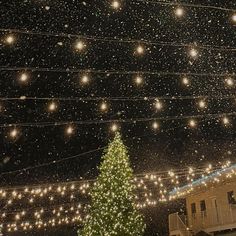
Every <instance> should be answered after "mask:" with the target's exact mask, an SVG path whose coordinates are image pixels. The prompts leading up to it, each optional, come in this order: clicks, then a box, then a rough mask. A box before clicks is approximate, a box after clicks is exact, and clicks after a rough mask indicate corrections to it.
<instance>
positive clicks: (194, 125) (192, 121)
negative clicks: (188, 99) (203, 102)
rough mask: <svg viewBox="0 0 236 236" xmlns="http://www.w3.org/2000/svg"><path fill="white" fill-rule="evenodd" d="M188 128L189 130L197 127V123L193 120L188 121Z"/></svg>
mask: <svg viewBox="0 0 236 236" xmlns="http://www.w3.org/2000/svg"><path fill="white" fill-rule="evenodd" d="M189 126H190V127H191V128H194V127H196V126H197V122H196V121H195V120H193V119H191V120H190V121H189Z"/></svg>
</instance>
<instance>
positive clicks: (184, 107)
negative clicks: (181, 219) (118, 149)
mask: <svg viewBox="0 0 236 236" xmlns="http://www.w3.org/2000/svg"><path fill="white" fill-rule="evenodd" d="M111 2H112V1H109V0H91V1H87V0H85V1H81V0H65V1H62V0H47V1H45V0H19V1H18V0H14V1H3V0H2V1H0V97H1V101H0V108H1V113H0V168H1V170H0V172H2V173H4V172H9V171H10V172H11V171H13V172H12V173H7V174H3V175H1V185H2V186H14V185H29V184H38V183H47V182H48V183H51V182H52V183H54V182H60V181H69V180H78V179H91V178H95V177H96V176H97V174H98V171H97V167H98V165H99V163H100V157H101V155H102V150H100V149H99V148H103V147H105V146H106V145H107V144H108V142H109V140H110V139H112V137H113V136H114V132H112V130H111V126H112V125H113V124H114V123H116V124H117V125H118V127H119V130H120V132H121V134H122V136H123V139H124V142H125V144H126V145H127V147H128V149H129V154H130V159H131V163H132V167H133V169H134V172H135V174H138V173H145V172H151V171H154V172H155V171H160V170H169V169H175V168H177V169H180V168H185V167H188V166H193V167H198V166H199V165H201V166H202V165H205V164H209V163H212V164H217V163H218V162H222V161H226V160H231V161H232V162H235V159H234V158H235V153H236V145H235V137H236V132H235V125H236V119H235V114H236V113H234V112H236V110H235V108H236V99H235V88H236V87H235V84H234V79H236V78H234V76H232V75H230V76H229V75H227V74H234V73H235V69H236V61H235V58H236V57H235V56H236V50H235V49H236V40H235V39H236V33H235V27H236V23H234V22H233V20H232V16H233V14H234V11H227V10H220V9H212V8H202V7H190V6H182V9H183V11H184V13H183V15H182V16H180V17H178V16H176V14H175V10H176V8H177V6H175V5H173V6H171V5H162V4H159V3H155V0H154V1H146V0H143V1H141V0H127V1H125V0H120V8H119V9H114V8H112V6H111ZM181 2H182V3H192V4H204V5H211V6H218V7H222V8H228V9H236V2H235V0H225V1H222V0H218V1H213V0H204V1H203V0H202V1H200V0H193V1H187V0H186V1H181ZM235 12H236V11H235ZM235 22H236V21H235ZM30 32H31V33H30ZM32 32H33V33H34V34H32ZM9 35H10V36H12V37H13V38H14V42H13V43H11V44H9V43H7V42H6V38H7V37H9ZM122 40H123V42H122ZM79 41H82V42H83V44H84V48H83V50H81V51H79V50H76V45H77V43H78V42H79ZM165 43H166V45H164V44H165ZM161 44H162V45H161ZM140 45H141V47H142V49H143V50H144V52H143V53H142V55H139V54H138V53H137V51H136V50H137V47H138V46H140ZM183 45H185V46H183ZM186 45H189V46H186ZM204 46H205V47H204ZM226 48H230V49H234V50H226ZM192 49H194V50H197V56H196V57H192V56H191V55H190V52H191V50H192ZM22 73H25V74H27V81H23V82H22V81H21V78H22V77H21V76H22ZM189 73H190V74H189ZM185 74H186V75H185ZM188 74H189V75H188ZM222 74H223V76H222ZM84 75H86V76H87V77H88V80H89V81H88V83H86V84H85V83H83V81H81V78H83V76H84ZM137 75H139V76H140V77H142V81H141V83H140V84H137V83H135V79H136V76H137ZM184 77H185V78H188V84H184V83H183V78H184ZM229 79H230V81H229ZM235 83H236V81H235ZM21 96H26V97H34V98H44V99H41V100H40V99H32V100H27V99H22V100H20V99H16V100H13V99H12V100H10V99H8V100H6V99H4V98H19V97H21ZM199 96H200V97H201V96H202V97H203V98H204V99H203V101H204V108H203V109H202V108H200V107H199V106H198V104H199V101H200V98H199ZM206 96H207V97H206ZM173 97H175V98H173ZM187 97H188V99H186V98H187ZM58 98H60V99H58ZM79 98H80V99H79ZM98 98H99V99H98ZM118 98H120V99H118ZM121 98H123V99H121ZM155 98H159V100H158V101H159V102H160V103H161V109H158V107H157V106H155V104H156V100H155ZM52 102H53V103H54V104H55V106H56V109H55V110H54V111H49V107H50V104H51V103H52ZM102 102H105V103H106V105H107V110H106V112H104V111H101V103H102ZM194 116H195V117H194ZM197 116H199V117H197ZM224 118H227V122H226V123H227V124H224V121H225V120H224ZM222 119H223V120H222ZM117 120H123V121H125V122H117ZM190 120H194V122H195V123H194V124H195V126H194V127H189V122H190ZM95 121H96V122H95ZM115 121H116V122H115ZM154 121H156V122H158V126H159V127H158V129H154V128H153V127H154V126H153V122H154ZM45 122H48V123H47V124H48V125H46V123H45ZM58 122H64V123H65V124H63V125H56V123H58ZM10 124H15V125H13V126H12V127H11V126H10ZM16 124H17V125H16ZM68 125H70V126H71V127H72V128H73V131H72V134H70V135H68V133H67V132H66V131H68V130H67V129H68ZM13 129H16V130H17V134H16V135H15V136H14V134H13V133H12V130H13ZM12 135H13V136H14V137H12ZM96 149H99V150H96ZM89 151H93V152H91V153H87V154H86V152H89ZM84 153H85V154H84ZM80 154H81V155H80ZM77 155H80V156H77ZM73 156H77V157H75V158H71V159H69V160H65V161H61V162H58V163H57V164H52V165H48V166H43V167H38V168H33V169H28V170H22V171H18V170H21V169H24V168H28V167H35V166H38V165H41V164H43V163H49V162H52V161H58V160H61V159H63V158H68V157H73ZM14 171H16V172H14ZM180 205H181V204H177V203H171V204H163V205H158V206H157V207H155V208H153V209H148V210H145V211H144V213H145V217H146V223H147V225H148V229H147V233H146V234H145V235H147V236H151V235H163V236H165V235H167V233H166V230H167V216H168V214H169V212H175V211H176V210H177V209H179V207H180ZM158 233H159V234H158ZM10 235H13V234H10ZM16 235H35V234H33V233H32V232H26V233H22V234H21V233H17V234H16ZM38 235H76V230H75V229H74V230H73V229H72V228H69V229H66V230H65V229H63V228H62V229H59V228H58V229H56V230H55V231H52V232H49V231H47V232H44V233H43V231H41V232H40V231H39V233H38Z"/></svg>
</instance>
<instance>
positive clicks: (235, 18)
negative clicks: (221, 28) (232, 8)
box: [232, 13, 236, 23]
mask: <svg viewBox="0 0 236 236" xmlns="http://www.w3.org/2000/svg"><path fill="white" fill-rule="evenodd" d="M232 21H233V23H236V13H234V14H233V15H232Z"/></svg>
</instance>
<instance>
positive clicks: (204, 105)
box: [198, 100, 206, 109]
mask: <svg viewBox="0 0 236 236" xmlns="http://www.w3.org/2000/svg"><path fill="white" fill-rule="evenodd" d="M198 106H199V108H201V109H203V108H206V102H205V101H204V100H200V101H199V102H198Z"/></svg>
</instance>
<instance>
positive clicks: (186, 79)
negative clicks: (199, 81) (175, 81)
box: [182, 77, 190, 86]
mask: <svg viewBox="0 0 236 236" xmlns="http://www.w3.org/2000/svg"><path fill="white" fill-rule="evenodd" d="M182 83H183V85H186V86H188V85H189V84H190V81H189V79H188V77H183V78H182Z"/></svg>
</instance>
